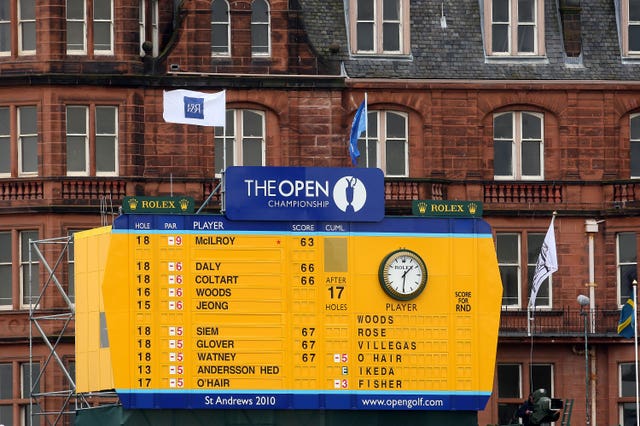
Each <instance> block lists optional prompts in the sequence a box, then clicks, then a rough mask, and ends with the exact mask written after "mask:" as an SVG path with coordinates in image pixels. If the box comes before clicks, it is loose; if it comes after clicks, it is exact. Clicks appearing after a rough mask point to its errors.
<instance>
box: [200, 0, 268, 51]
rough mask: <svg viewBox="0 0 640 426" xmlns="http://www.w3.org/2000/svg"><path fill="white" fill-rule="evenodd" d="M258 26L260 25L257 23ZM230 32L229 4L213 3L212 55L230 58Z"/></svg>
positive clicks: (222, 1)
mask: <svg viewBox="0 0 640 426" xmlns="http://www.w3.org/2000/svg"><path fill="white" fill-rule="evenodd" d="M267 17H268V16H267ZM252 22H253V21H252ZM256 25H258V24H257V23H256ZM252 30H253V26H252ZM256 30H257V27H256ZM230 31H231V22H230V15H229V3H227V0H213V2H212V3H211V55H213V56H229V55H230V54H231V49H230V48H229V40H230V38H231V33H230ZM252 46H253V40H252ZM267 52H268V45H267ZM256 53H257V52H256Z"/></svg>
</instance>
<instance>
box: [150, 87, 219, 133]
mask: <svg viewBox="0 0 640 426" xmlns="http://www.w3.org/2000/svg"><path fill="white" fill-rule="evenodd" d="M163 104H164V110H163V113H162V117H163V118H164V121H166V122H168V123H182V124H195V125H196V126H221V127H224V124H225V118H226V91H225V90H223V91H222V92H218V93H202V92H194V91H192V90H183V89H178V90H171V91H169V92H166V91H165V92H164V102H163Z"/></svg>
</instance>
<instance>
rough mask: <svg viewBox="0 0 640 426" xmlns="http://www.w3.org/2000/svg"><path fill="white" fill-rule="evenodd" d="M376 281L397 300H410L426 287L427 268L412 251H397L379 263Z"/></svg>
mask: <svg viewBox="0 0 640 426" xmlns="http://www.w3.org/2000/svg"><path fill="white" fill-rule="evenodd" d="M378 279H379V280H380V285H381V286H382V288H383V289H384V291H385V292H386V293H387V294H388V295H389V296H391V297H393V298H394V299H397V300H411V299H414V298H416V297H418V295H419V294H420V293H422V290H424V288H425V287H426V285H427V266H426V265H425V263H424V261H423V260H422V258H421V257H420V255H419V254H418V253H416V252H414V251H411V250H407V249H399V250H395V251H393V252H391V253H389V254H388V255H387V256H385V258H384V259H383V260H382V263H380V269H379V270H378Z"/></svg>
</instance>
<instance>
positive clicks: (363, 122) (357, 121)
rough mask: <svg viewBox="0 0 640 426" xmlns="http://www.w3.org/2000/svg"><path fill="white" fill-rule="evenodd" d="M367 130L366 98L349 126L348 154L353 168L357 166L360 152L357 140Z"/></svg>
mask: <svg viewBox="0 0 640 426" xmlns="http://www.w3.org/2000/svg"><path fill="white" fill-rule="evenodd" d="M366 130H367V101H366V98H365V100H364V101H362V103H361V104H360V106H359V107H358V110H357V111H356V115H354V116H353V123H352V124H351V135H350V136H349V154H351V163H352V164H353V165H354V166H355V165H357V164H358V157H360V151H359V150H358V138H360V135H361V134H362V132H364V131H366Z"/></svg>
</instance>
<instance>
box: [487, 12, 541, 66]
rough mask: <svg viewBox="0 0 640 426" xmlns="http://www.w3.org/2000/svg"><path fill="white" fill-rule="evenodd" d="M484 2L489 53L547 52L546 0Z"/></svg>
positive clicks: (520, 54) (518, 54) (534, 54)
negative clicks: (545, 50) (545, 49)
mask: <svg viewBox="0 0 640 426" xmlns="http://www.w3.org/2000/svg"><path fill="white" fill-rule="evenodd" d="M484 4H485V8H484V16H485V22H486V27H485V29H486V30H485V34H486V35H487V37H488V40H486V42H485V46H486V50H487V53H488V54H489V55H493V56H510V57H513V56H541V55H544V1H543V0H485V2H484Z"/></svg>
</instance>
